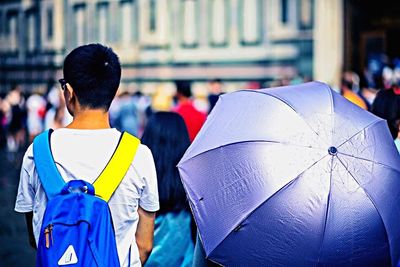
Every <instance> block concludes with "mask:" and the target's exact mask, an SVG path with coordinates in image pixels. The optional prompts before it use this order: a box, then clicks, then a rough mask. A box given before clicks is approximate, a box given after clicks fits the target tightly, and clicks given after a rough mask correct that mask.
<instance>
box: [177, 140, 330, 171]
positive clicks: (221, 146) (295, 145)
mask: <svg viewBox="0 0 400 267" xmlns="http://www.w3.org/2000/svg"><path fill="white" fill-rule="evenodd" d="M251 142H259V143H271V144H279V145H286V146H294V147H302V148H309V149H317V150H322V151H325V150H326V149H325V148H322V147H310V146H302V145H299V144H293V143H288V142H279V141H266V140H256V139H255V140H246V141H238V142H232V143H228V144H224V145H220V146H217V147H213V148H210V149H208V150H206V151H203V152H201V153H199V154H195V155H194V156H191V157H190V158H188V159H186V160H184V161H182V162H179V164H178V165H180V164H181V163H183V162H186V161H189V160H192V159H194V158H196V157H198V156H200V155H203V154H205V153H208V152H210V151H213V150H216V149H218V148H223V147H227V146H230V145H235V144H240V143H251Z"/></svg>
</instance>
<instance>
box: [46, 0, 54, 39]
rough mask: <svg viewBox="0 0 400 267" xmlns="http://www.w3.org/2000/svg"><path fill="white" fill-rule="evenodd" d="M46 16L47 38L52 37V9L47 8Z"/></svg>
mask: <svg viewBox="0 0 400 267" xmlns="http://www.w3.org/2000/svg"><path fill="white" fill-rule="evenodd" d="M46 18H47V39H48V40H51V39H53V9H52V8H48V9H47V12H46Z"/></svg>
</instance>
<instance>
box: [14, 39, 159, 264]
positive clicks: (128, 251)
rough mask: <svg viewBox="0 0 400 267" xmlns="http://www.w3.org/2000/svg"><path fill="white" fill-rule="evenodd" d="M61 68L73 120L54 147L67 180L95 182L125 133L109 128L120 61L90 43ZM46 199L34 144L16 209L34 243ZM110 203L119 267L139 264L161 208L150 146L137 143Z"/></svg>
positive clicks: (53, 139)
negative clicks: (24, 221)
mask: <svg viewBox="0 0 400 267" xmlns="http://www.w3.org/2000/svg"><path fill="white" fill-rule="evenodd" d="M63 71H64V79H60V83H61V88H62V90H63V94H64V98H65V102H66V106H67V109H68V111H69V113H71V115H72V116H73V121H72V122H71V123H70V124H69V125H67V126H66V127H65V128H60V129H57V130H54V132H53V133H52V134H51V140H50V144H51V152H52V154H53V158H54V161H55V163H56V166H57V169H58V171H59V172H60V174H61V176H62V177H63V179H64V180H65V181H70V180H75V179H84V180H86V181H88V182H90V183H93V182H94V181H95V180H96V178H97V177H98V176H99V174H100V173H101V172H102V170H103V169H104V167H105V166H106V165H107V163H108V161H109V160H110V158H111V156H112V155H113V153H114V150H115V148H116V146H117V144H118V142H119V139H120V137H121V133H120V132H119V131H118V130H117V129H113V128H111V127H110V124H109V114H108V109H109V107H110V104H111V102H112V100H113V99H114V97H115V94H116V92H117V89H118V87H119V83H120V78H121V66H120V63H119V60H118V57H117V55H116V54H115V53H114V52H113V51H112V50H111V49H110V48H108V47H105V46H102V45H100V44H89V45H84V46H81V47H78V48H76V49H74V50H73V51H72V52H71V53H70V54H69V55H68V56H67V57H66V58H65V61H64V69H63ZM46 204H47V197H46V194H45V192H44V190H43V188H42V186H41V183H40V180H39V177H38V174H37V171H36V169H35V163H34V159H33V148H32V145H31V146H30V147H29V148H28V150H27V152H26V154H25V156H24V159H23V163H22V168H21V176H20V183H19V188H18V195H17V200H16V205H15V210H16V211H17V212H22V213H25V214H26V218H27V224H28V228H29V233H31V241H33V242H32V243H33V246H36V244H37V242H38V238H39V232H40V227H41V224H42V219H43V214H44V211H45V207H46ZM108 204H109V207H110V210H111V214H112V219H113V224H114V229H115V236H116V242H117V249H118V256H119V261H120V263H121V266H141V265H142V264H144V262H145V261H146V259H147V257H148V255H149V254H150V252H151V249H152V246H153V231H154V218H155V211H157V210H158V209H159V203H158V190H157V177H156V171H155V166H154V161H153V157H152V154H151V152H150V150H149V149H148V148H147V147H146V146H144V145H139V148H138V150H137V152H136V155H135V157H134V159H133V161H132V163H131V164H130V166H129V169H128V171H127V173H126V174H125V177H124V178H123V180H122V182H121V184H120V185H119V186H118V188H117V189H116V191H115V192H114V194H113V195H112V197H111V199H110V200H109V202H108ZM32 236H34V239H33V238H32ZM35 241H36V242H35ZM32 243H31V244H32Z"/></svg>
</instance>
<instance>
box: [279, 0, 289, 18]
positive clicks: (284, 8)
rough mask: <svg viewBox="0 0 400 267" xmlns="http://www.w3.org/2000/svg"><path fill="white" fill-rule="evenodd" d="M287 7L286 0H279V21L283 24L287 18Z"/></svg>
mask: <svg viewBox="0 0 400 267" xmlns="http://www.w3.org/2000/svg"><path fill="white" fill-rule="evenodd" d="M288 12H289V7H288V0H281V21H282V23H283V24H286V23H287V22H288V20H289V17H288V16H289V14H288Z"/></svg>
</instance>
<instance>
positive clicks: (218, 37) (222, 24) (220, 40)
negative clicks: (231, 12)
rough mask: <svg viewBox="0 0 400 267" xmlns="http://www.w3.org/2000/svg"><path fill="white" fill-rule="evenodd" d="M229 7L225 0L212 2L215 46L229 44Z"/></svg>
mask: <svg viewBox="0 0 400 267" xmlns="http://www.w3.org/2000/svg"><path fill="white" fill-rule="evenodd" d="M227 9H228V6H227V3H226V1H225V0H211V23H210V27H211V40H212V45H214V46H224V45H226V42H227V24H228V23H227V20H228V12H227Z"/></svg>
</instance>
